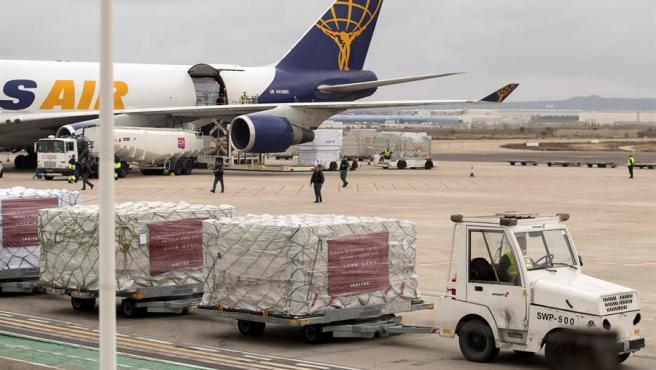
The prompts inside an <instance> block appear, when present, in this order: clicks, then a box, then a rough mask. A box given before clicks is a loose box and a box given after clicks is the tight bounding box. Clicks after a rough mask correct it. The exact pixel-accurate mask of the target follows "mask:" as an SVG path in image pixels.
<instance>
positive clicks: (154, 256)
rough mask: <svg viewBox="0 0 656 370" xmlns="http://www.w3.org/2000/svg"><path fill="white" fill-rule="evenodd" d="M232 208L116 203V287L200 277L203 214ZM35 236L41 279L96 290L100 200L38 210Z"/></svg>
mask: <svg viewBox="0 0 656 370" xmlns="http://www.w3.org/2000/svg"><path fill="white" fill-rule="evenodd" d="M236 214H237V210H236V209H235V208H234V207H232V206H229V205H221V206H207V205H193V204H188V203H163V202H138V203H124V204H121V205H118V206H116V214H115V222H116V284H117V289H118V290H119V291H122V290H126V289H129V288H135V287H137V288H138V287H163V286H179V285H186V284H193V283H200V282H202V277H203V276H202V270H203V252H202V220H204V219H212V218H220V217H232V216H235V215H236ZM39 240H40V242H41V246H42V253H41V280H42V281H45V282H46V283H48V284H52V285H53V286H55V287H57V288H70V289H80V290H91V291H95V290H98V282H99V265H98V206H77V207H70V208H62V209H48V210H42V211H40V212H39Z"/></svg>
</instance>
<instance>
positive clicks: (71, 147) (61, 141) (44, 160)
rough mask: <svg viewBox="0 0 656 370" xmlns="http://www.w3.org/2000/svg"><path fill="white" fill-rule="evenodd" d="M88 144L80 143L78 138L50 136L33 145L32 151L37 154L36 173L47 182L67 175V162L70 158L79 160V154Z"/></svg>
mask: <svg viewBox="0 0 656 370" xmlns="http://www.w3.org/2000/svg"><path fill="white" fill-rule="evenodd" d="M87 146H88V144H86V143H82V142H81V140H80V139H79V138H75V137H65V138H58V137H55V136H54V135H50V136H48V137H47V138H44V139H40V140H39V141H37V142H36V143H34V151H35V152H36V153H37V172H41V173H42V174H43V175H44V176H45V178H46V179H47V180H52V179H53V176H55V175H62V176H63V175H66V174H67V173H68V161H69V160H70V159H71V157H72V156H75V158H76V159H79V158H80V153H81V152H82V151H83V150H84V149H83V148H87Z"/></svg>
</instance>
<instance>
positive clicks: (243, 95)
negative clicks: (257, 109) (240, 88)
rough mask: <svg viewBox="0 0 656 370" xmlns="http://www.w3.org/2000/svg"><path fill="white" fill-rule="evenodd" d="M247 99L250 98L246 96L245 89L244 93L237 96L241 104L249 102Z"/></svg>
mask: <svg viewBox="0 0 656 370" xmlns="http://www.w3.org/2000/svg"><path fill="white" fill-rule="evenodd" d="M249 100H250V98H249V97H248V94H247V93H246V91H244V93H243V94H241V97H240V98H239V102H240V103H241V104H247V103H249Z"/></svg>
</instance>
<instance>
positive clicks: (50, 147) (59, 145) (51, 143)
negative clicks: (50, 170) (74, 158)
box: [36, 140, 64, 153]
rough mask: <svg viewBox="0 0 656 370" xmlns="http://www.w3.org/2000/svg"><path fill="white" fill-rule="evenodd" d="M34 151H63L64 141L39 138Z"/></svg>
mask: <svg viewBox="0 0 656 370" xmlns="http://www.w3.org/2000/svg"><path fill="white" fill-rule="evenodd" d="M36 151H37V152H39V153H64V142H63V141H61V140H40V141H39V142H38V143H37V148H36Z"/></svg>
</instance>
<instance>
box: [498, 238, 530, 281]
mask: <svg viewBox="0 0 656 370" xmlns="http://www.w3.org/2000/svg"><path fill="white" fill-rule="evenodd" d="M516 238H517V243H518V244H519V249H520V250H521V252H522V255H526V235H524V234H518V235H516ZM524 259H525V260H529V261H530V257H529V258H528V259H527V258H526V257H525V258H524ZM527 266H529V267H530V266H532V263H531V264H527ZM499 272H500V274H499V279H500V280H501V282H503V283H517V282H519V268H518V266H517V259H515V255H514V254H513V252H512V249H510V248H508V251H507V252H506V253H504V254H503V256H501V259H500V263H499Z"/></svg>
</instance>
